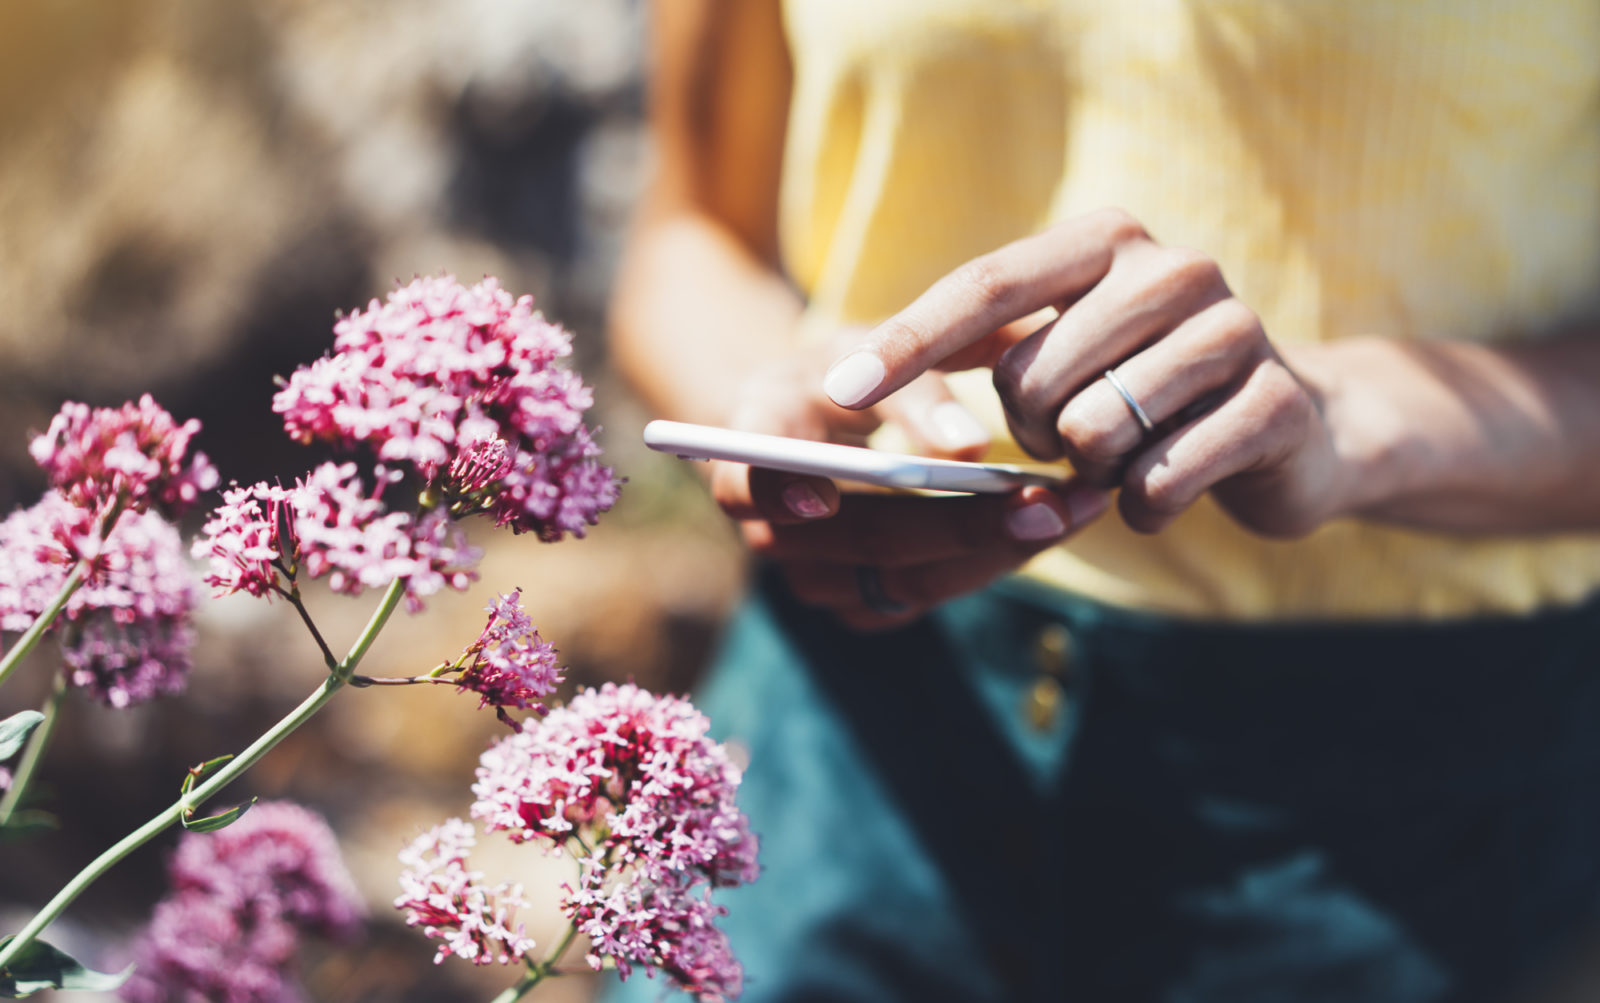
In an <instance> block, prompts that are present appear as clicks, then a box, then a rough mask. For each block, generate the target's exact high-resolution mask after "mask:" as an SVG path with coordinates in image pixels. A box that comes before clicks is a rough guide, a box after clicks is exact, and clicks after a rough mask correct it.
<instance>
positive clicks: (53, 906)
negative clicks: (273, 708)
mask: <svg viewBox="0 0 1600 1003" xmlns="http://www.w3.org/2000/svg"><path fill="white" fill-rule="evenodd" d="M405 591H406V589H405V579H403V578H401V579H397V580H396V581H395V582H394V583H393V584H392V585H390V586H389V591H387V592H385V593H384V595H383V601H382V602H381V603H379V605H378V608H377V610H375V611H374V612H373V614H372V619H371V620H369V621H368V622H367V626H366V629H365V630H363V631H362V632H361V636H360V637H358V638H357V639H356V643H355V645H354V646H353V647H351V649H350V653H349V654H348V655H346V656H345V657H344V661H343V662H341V663H339V666H338V669H337V671H334V672H330V673H329V674H328V678H327V679H324V680H323V681H322V685H321V686H319V687H317V689H316V691H315V692H314V693H312V694H311V695H310V696H308V697H306V698H305V700H303V701H301V703H300V706H298V707H296V708H295V709H294V710H292V711H290V712H289V715H288V716H287V717H285V718H284V719H283V720H281V721H279V722H278V723H277V724H275V725H273V726H272V728H271V729H269V730H268V731H267V733H266V734H264V735H262V736H261V737H260V738H258V739H256V740H255V741H254V742H252V743H250V747H249V748H248V749H245V750H244V751H243V752H241V753H240V754H239V755H238V756H236V757H234V758H233V759H230V760H229V761H228V763H227V765H225V766H223V767H222V769H220V770H218V771H217V772H216V773H214V774H212V776H211V779H209V780H207V781H206V782H205V783H203V784H201V785H200V786H199V787H196V788H195V789H194V790H193V791H191V792H189V793H188V794H186V795H184V796H183V797H181V798H179V799H178V800H177V801H175V802H173V803H172V804H171V805H169V806H167V807H166V808H164V809H162V811H161V812H160V813H159V814H157V815H156V816H155V817H154V818H152V819H151V820H150V821H148V822H146V823H145V824H144V825H141V826H140V827H139V828H137V829H135V830H134V831H133V832H130V833H129V834H128V835H126V836H124V837H122V839H121V840H119V841H118V842H117V843H116V844H115V845H114V846H112V847H111V848H110V849H108V850H106V851H105V852H104V853H102V854H100V856H98V857H96V858H95V859H94V860H93V861H91V862H90V864H89V866H87V867H85V868H84V869H83V870H81V871H79V872H78V874H77V876H75V877H74V878H73V879H72V880H71V881H69V882H67V884H66V887H64V888H62V889H61V891H59V892H57V893H56V897H55V898H53V899H51V900H50V901H49V903H48V904H47V905H45V907H44V908H43V909H41V910H39V913H38V915H36V916H34V917H33V919H31V920H29V921H28V925H27V926H25V927H23V928H22V931H21V932H20V933H18V934H17V935H16V936H15V937H13V938H12V939H11V942H10V943H8V944H6V946H5V947H4V948H3V949H0V973H3V972H4V971H5V967H6V965H8V964H10V963H11V960H12V959H13V958H15V957H16V956H17V955H18V954H20V953H21V952H22V950H23V949H24V948H26V947H27V946H28V945H29V944H30V943H32V942H33V939H34V938H35V937H37V936H38V935H39V934H40V933H41V932H43V931H44V929H45V927H47V926H49V925H50V924H51V923H53V922H55V920H56V918H57V917H58V916H60V915H61V914H62V913H63V912H65V911H66V908H67V906H69V905H71V904H72V901H73V900H74V899H76V898H77V897H78V896H79V895H81V894H83V892H84V890H85V889H86V888H88V887H89V886H90V885H92V884H94V883H95V882H96V881H97V880H99V879H100V877H101V876H102V875H103V874H105V872H106V871H109V870H110V869H111V868H112V867H113V866H115V865H116V863H117V862H118V861H120V860H121V859H122V858H123V857H126V856H127V855H128V854H130V853H132V852H133V851H134V850H136V849H138V848H139V847H141V846H143V845H144V844H146V843H148V842H150V840H152V839H154V838H155V837H156V836H158V835H160V834H161V832H162V831H163V830H165V829H166V828H167V827H168V826H170V825H172V824H173V823H175V822H179V821H181V820H183V819H184V818H186V817H187V816H188V815H189V813H191V812H193V811H194V809H196V808H198V807H199V806H201V805H203V804H205V803H206V802H207V801H209V800H210V799H211V798H212V797H214V796H216V794H217V793H218V792H220V791H221V790H222V789H223V788H224V787H226V786H228V785H229V784H231V783H233V781H234V780H236V779H238V777H239V775H240V774H242V773H244V771H246V770H248V769H249V768H250V767H252V766H254V765H255V764H256V762H257V761H259V760H260V759H261V757H262V756H265V755H266V754H267V752H268V751H270V750H271V749H272V747H273V746H275V745H277V744H278V743H279V742H281V741H283V740H284V739H285V738H287V737H289V735H290V734H291V733H292V732H293V731H294V730H295V729H296V728H298V727H300V726H301V725H302V724H305V723H306V722H307V721H308V720H310V719H311V717H312V715H314V714H316V713H317V711H319V710H321V709H322V707H323V705H324V704H326V703H327V702H328V701H329V700H330V699H332V697H333V695H334V694H335V693H337V692H338V691H339V688H340V687H342V686H343V685H344V684H345V682H346V680H348V679H349V678H350V675H351V673H353V672H354V671H355V668H356V666H357V665H358V664H359V663H360V661H361V659H362V658H363V657H364V656H365V655H366V653H367V649H368V648H370V647H372V642H373V641H374V640H376V639H377V636H378V632H379V631H381V630H382V629H383V625H384V624H385V623H386V622H388V619H389V615H390V614H391V613H393V612H394V608H395V607H396V606H397V605H399V603H400V597H401V596H403V595H405Z"/></svg>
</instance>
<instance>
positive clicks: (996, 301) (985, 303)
mask: <svg viewBox="0 0 1600 1003" xmlns="http://www.w3.org/2000/svg"><path fill="white" fill-rule="evenodd" d="M953 277H954V278H955V280H956V282H957V283H959V284H960V285H961V286H963V287H965V288H966V289H967V290H968V292H969V293H970V294H971V295H972V296H973V297H974V298H975V299H976V300H977V301H978V305H979V307H980V308H982V309H995V308H999V307H1003V306H1004V305H1005V304H1006V303H1008V302H1009V301H1010V300H1011V298H1012V296H1013V295H1014V294H1015V292H1016V284H1015V282H1014V281H1013V280H1012V278H1011V276H1010V275H1008V274H1006V272H1004V271H1003V270H1002V269H1001V268H1000V266H999V265H998V264H997V263H996V262H995V261H994V259H993V258H991V257H988V256H985V257H981V258H973V259H972V260H971V261H969V262H967V263H966V264H964V265H962V266H961V267H960V268H958V269H956V270H955V272H954V275H953Z"/></svg>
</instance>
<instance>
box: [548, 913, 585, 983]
mask: <svg viewBox="0 0 1600 1003" xmlns="http://www.w3.org/2000/svg"><path fill="white" fill-rule="evenodd" d="M577 937H578V924H576V923H568V924H567V932H566V935H565V936H563V937H562V938H561V942H560V943H559V944H557V945H556V946H555V950H553V951H551V952H550V953H549V954H548V955H546V956H545V959H544V961H543V962H542V963H541V964H540V965H539V970H540V971H542V972H544V973H545V974H546V975H555V974H557V972H556V963H557V962H558V961H560V960H561V956H562V955H563V954H566V953H567V948H569V947H571V946H572V942H573V941H574V940H576V939H577Z"/></svg>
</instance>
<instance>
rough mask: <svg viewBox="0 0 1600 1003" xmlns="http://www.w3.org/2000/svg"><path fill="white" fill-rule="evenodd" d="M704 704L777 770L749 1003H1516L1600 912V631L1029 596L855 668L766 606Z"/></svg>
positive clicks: (967, 614)
mask: <svg viewBox="0 0 1600 1003" xmlns="http://www.w3.org/2000/svg"><path fill="white" fill-rule="evenodd" d="M697 699H698V702H699V704H700V706H701V707H702V708H703V709H704V710H705V711H706V712H707V713H708V714H709V715H710V716H711V719H712V722H713V727H714V728H715V729H716V731H717V733H718V735H719V737H722V738H724V739H726V740H728V741H730V742H733V743H736V744H737V745H739V746H742V747H743V748H744V749H745V750H746V752H747V753H748V756H749V767H748V770H747V772H746V775H745V781H744V786H743V787H742V788H741V791H740V803H741V805H742V806H743V808H744V809H745V811H746V812H747V813H748V814H749V816H750V818H751V823H752V826H753V828H754V829H755V830H756V831H757V833H758V834H759V836H760V838H761V860H762V865H763V874H762V877H761V879H760V880H759V881H758V882H756V883H755V884H753V885H750V886H747V887H744V888H739V889H734V890H731V891H729V892H724V893H719V894H720V895H721V896H722V901H723V902H724V903H725V904H726V905H727V907H728V910H729V913H728V915H727V917H726V918H725V920H724V924H725V928H726V929H727V931H728V933H729V935H730V937H731V940H732V944H733V947H734V951H735V953H736V954H737V955H738V957H739V958H740V960H741V961H742V962H743V963H744V966H745V973H746V988H745V995H744V999H745V1000H746V1001H747V1003H769V1001H785V1003H791V1001H812V1000H816V1001H823V1000H826V1001H854V1000H860V1001H873V1003H882V1001H899V1000H905V1001H919V1003H921V1001H941V1000H952V1001H955V1000H959V1001H985V1000H1069V999H1070V1000H1085V1001H1105V1000H1117V1001H1122V1000H1129V1001H1138V1000H1161V1001H1170V1003H1211V1001H1217V1003H1224V1001H1225V1003H1267V1001H1285V1003H1288V1001H1294V1003H1307V1001H1330V1003H1332V1001H1340V1003H1344V1001H1362V1003H1389V1001H1393V1003H1401V1001H1404V1003H1415V1001H1425V1000H1426V1001H1435V1000H1502V999H1505V998H1507V996H1508V994H1510V993H1512V992H1514V991H1515V990H1516V989H1517V988H1518V987H1520V986H1524V985H1526V984H1527V982H1528V980H1529V979H1531V978H1534V977H1536V976H1537V975H1538V973H1540V972H1541V971H1544V970H1545V969H1547V968H1548V967H1549V966H1551V965H1552V964H1555V963H1557V962H1559V961H1560V960H1561V959H1562V957H1563V956H1564V954H1565V953H1566V952H1569V951H1570V950H1571V949H1572V947H1573V945H1574V944H1575V942H1576V940H1577V938H1578V936H1579V935H1580V934H1581V933H1583V932H1584V931H1586V930H1587V929H1590V928H1591V924H1592V923H1593V922H1594V920H1595V918H1596V913H1597V906H1600V600H1597V601H1594V602H1590V603H1588V604H1586V605H1584V606H1581V607H1578V608H1574V609H1568V610H1563V611H1559V612H1551V613H1546V614H1542V615H1539V616H1534V617H1529V618H1522V619H1503V620H1482V621H1473V622H1469V623H1457V624H1447V625H1393V626H1390V625H1383V626H1350V627H1327V626H1304V627H1266V628H1260V627H1233V626H1217V625H1206V624H1199V623H1193V622H1185V621H1176V620H1171V619H1164V618H1159V617H1152V616H1146V615H1140V614H1131V613H1128V612H1125V611H1117V610H1112V609H1108V608H1106V607H1103V606H1099V605H1096V604H1094V603H1091V602H1087V601H1085V600H1082V599H1076V598H1072V597H1067V596H1063V595H1061V594H1059V593H1055V592H1050V591H1047V590H1040V589H1033V588H1030V587H1028V586H1025V585H1023V584H1020V583H1010V584H1007V585H1003V586H1001V587H998V588H995V589H992V590H990V591H988V592H985V593H982V594H978V595H974V596H971V597H968V598H966V599H962V600H960V601H957V602H953V603H950V604H948V605H946V606H944V607H943V608H941V609H939V610H938V611H936V612H935V613H933V614H931V615H929V616H927V617H925V618H923V619H922V620H920V621H919V622H917V623H916V624H913V625H912V626H909V627H907V628H905V629H902V630H898V631H894V632H890V633H882V634H871V635H859V634H853V633H851V632H849V631H848V630H846V629H845V628H843V627H841V626H840V625H838V623H837V622H836V621H834V620H833V619H832V618H831V617H830V616H829V615H827V614H825V613H822V612H819V611H816V610H813V609H809V608H807V607H805V606H803V605H801V604H799V603H798V602H797V601H795V600H794V599H793V598H792V597H791V596H789V594H788V593H787V592H786V591H785V589H784V588H783V586H782V584H781V581H780V580H779V578H778V577H777V576H776V575H775V574H771V573H765V574H763V575H762V576H761V580H760V583H759V587H758V589H757V591H756V594H755V595H754V596H753V598H752V599H751V601H750V602H749V603H748V604H747V605H746V606H745V607H744V609H743V610H742V611H741V613H740V614H739V615H738V616H737V618H736V619H735V620H734V622H733V623H732V625H731V627H730V630H729V632H728V634H727V637H726V639H725V643H724V646H723V648H722V651H721V654H720V656H719V658H718V660H717V663H716V665H715V667H714V669H713V670H712V672H711V674H710V676H709V677H708V679H707V682H706V685H705V687H704V689H703V692H702V693H700V694H699V695H698V698H697ZM609 992H610V994H611V995H610V998H611V999H613V1000H619V1001H620V1000H654V999H662V998H667V997H668V996H669V995H670V994H668V993H667V992H666V987H665V986H664V984H663V983H662V981H661V980H660V979H659V978H658V979H655V980H648V979H645V978H644V977H642V976H637V977H635V978H634V979H633V980H631V981H630V982H629V983H628V984H626V985H624V986H620V987H618V986H612V987H611V988H610V990H609Z"/></svg>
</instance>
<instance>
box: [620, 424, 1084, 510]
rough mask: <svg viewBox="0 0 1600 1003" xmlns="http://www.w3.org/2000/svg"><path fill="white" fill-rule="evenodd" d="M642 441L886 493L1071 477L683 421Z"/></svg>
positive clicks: (650, 431) (985, 488)
mask: <svg viewBox="0 0 1600 1003" xmlns="http://www.w3.org/2000/svg"><path fill="white" fill-rule="evenodd" d="M644 442H645V445H647V446H649V447H650V448H651V449H655V450H660V451H661V452H663V453H676V454H677V455H678V456H679V457H681V458H683V459H685V460H734V461H736V462H738V463H748V464H750V465H751V466H753V467H764V468H766V469H768V470H783V471H787V472H789V473H792V474H815V475H817V476H819V477H829V478H833V479H835V480H846V481H862V482H864V483H867V484H877V485H879V486H881V487H886V488H906V489H922V490H928V491H956V492H961V493H964V494H1008V493H1010V492H1012V491H1015V490H1017V489H1018V488H1020V487H1026V486H1027V485H1029V484H1039V485H1042V486H1044V487H1053V486H1056V485H1059V484H1060V483H1061V482H1062V481H1064V480H1066V476H1067V475H1066V474H1065V473H1061V472H1057V471H1053V470H1030V469H1028V468H1026V467H1016V466H1010V465H1008V464H1002V463H962V462H959V461H957V460H935V459H930V458H928V457H925V456H909V455H906V454H903V453H885V452H881V451H879V450H876V449H864V448H862V447H860V446H841V445H838V444H836V443H832V442H812V441H810V440H808V439H789V438H785V437H783V436H781V435H762V434H760V433H757V432H737V431H734V430H733V429H731V428H715V427H713V426H710V425H690V424H686V423H684V422H681V421H652V422H651V423H650V424H648V425H646V426H645V427H644Z"/></svg>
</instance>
